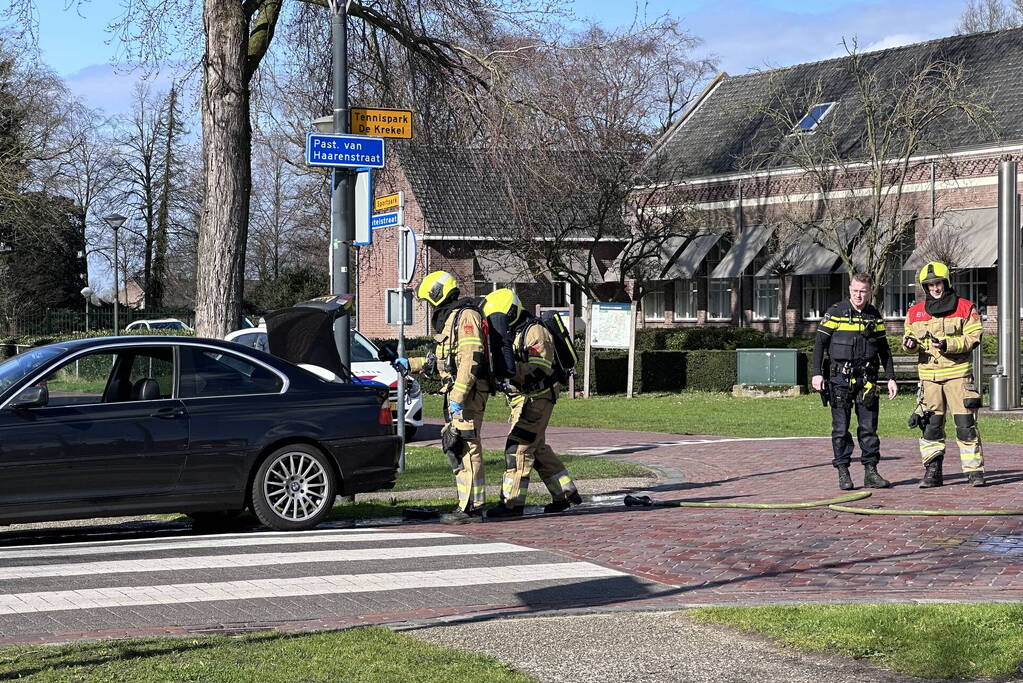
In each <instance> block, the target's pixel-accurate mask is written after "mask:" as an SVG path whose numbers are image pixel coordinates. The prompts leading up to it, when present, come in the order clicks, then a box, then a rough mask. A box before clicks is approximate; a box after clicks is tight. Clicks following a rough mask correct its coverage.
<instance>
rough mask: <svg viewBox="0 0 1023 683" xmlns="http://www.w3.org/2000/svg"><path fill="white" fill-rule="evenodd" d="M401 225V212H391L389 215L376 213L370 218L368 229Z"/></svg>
mask: <svg viewBox="0 0 1023 683" xmlns="http://www.w3.org/2000/svg"><path fill="white" fill-rule="evenodd" d="M400 224H401V212H400V211H392V212H390V213H378V214H377V215H375V216H370V218H369V227H370V228H371V229H373V230H378V229H379V228H393V227H394V226H396V225H400Z"/></svg>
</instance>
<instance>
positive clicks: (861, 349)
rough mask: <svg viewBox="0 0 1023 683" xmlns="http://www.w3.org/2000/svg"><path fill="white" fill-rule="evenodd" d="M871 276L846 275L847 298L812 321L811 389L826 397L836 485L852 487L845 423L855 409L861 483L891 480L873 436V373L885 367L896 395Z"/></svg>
mask: <svg viewBox="0 0 1023 683" xmlns="http://www.w3.org/2000/svg"><path fill="white" fill-rule="evenodd" d="M872 294H873V280H872V278H871V277H870V276H869V275H867V274H865V273H854V274H853V276H852V278H851V279H850V281H849V298H848V299H845V300H843V301H840V302H839V303H837V304H835V305H834V306H832V307H831V308H829V309H828V312H827V313H826V314H825V315H824V319H823V320H821V322H820V324H819V325H818V326H817V340H816V343H815V344H814V348H813V378H812V380H811V384H812V386H813V388H814V389H815V390H816V391H820V392H821V393H822V394H824V395H825V396H828V395H830V401H831V448H832V451H833V452H834V459H833V460H832V461H831V464H832V465H834V466H835V469H836V470H838V488H840V489H842V490H843V491H849V490H851V489H852V488H853V482H852V477H850V475H849V464H850V463H851V462H852V453H853V439H852V436H851V435H850V433H849V425H850V421H851V418H852V412H853V409H855V411H856V438H857V440H858V441H859V444H860V456H861V457H860V460H861V461H862V462H863V485H864V486H865V487H869V488H887V487H889V486H891V483H890V482H889V481H888V480H887V479H885V478H884V477H882V476H881V475H880V474H879V473H878V471H877V463H878V462H879V461H880V460H881V440H880V439H879V438H878V437H877V418H878V413H879V412H880V405H879V398H880V396H879V395H880V391H881V388H880V386H879V385H878V381H879V380H878V374H879V373H880V372H881V370H884V374H885V377H886V379H887V380H888V382H887V389H888V398H889V399H893V398H895V395H896V393H898V385H897V384H896V383H895V368H894V365H893V363H892V354H891V348H889V346H888V337H887V336H886V334H885V327H884V319H883V318H882V317H881V313H880V312H879V311H878V310H877V308H875V307H874V306H873V304H871V303H870V297H871V295H872ZM825 354H826V355H827V356H828V361H829V365H830V372H829V373H828V374H829V377H828V378H825V376H824V373H825V370H824V356H825Z"/></svg>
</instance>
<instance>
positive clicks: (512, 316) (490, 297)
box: [483, 288, 522, 327]
mask: <svg viewBox="0 0 1023 683" xmlns="http://www.w3.org/2000/svg"><path fill="white" fill-rule="evenodd" d="M495 313H504V315H505V316H507V318H508V326H509V327H512V326H514V325H515V323H517V322H518V320H519V318H520V317H521V316H522V302H521V301H519V297H518V295H517V294H516V293H515V292H514V291H513V290H511V289H505V288H501V289H495V290H494V291H492V292H491V293H490V294H487V295H486V296H485V297H483V315H485V316H487V317H490V316H491V315H493V314H495Z"/></svg>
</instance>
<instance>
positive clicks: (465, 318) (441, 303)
mask: <svg viewBox="0 0 1023 683" xmlns="http://www.w3.org/2000/svg"><path fill="white" fill-rule="evenodd" d="M416 293H417V295H418V296H419V298H420V299H422V300H424V301H427V302H428V303H429V304H430V305H432V306H433V307H434V309H433V318H432V323H433V331H434V334H435V337H434V339H435V340H436V342H437V347H436V351H435V355H434V354H430V355H429V356H427V358H409V359H406V358H399V359H398V360H397V361H396V362H397V363H399V364H401V365H403V366H405V369H406V370H411V371H413V372H426V374H433V373H434V372H436V373H437V374H439V375H440V379H441V383H442V387H441V393H442V394H443V395H444V399H445V401H444V420H445V425H444V427H443V430H442V433H443V440H444V441H445V444H446V449H445V450H446V452H448V453H449V458H451V460H452V463H451V465H452V470H453V471H454V473H455V488H456V489H457V491H458V509H456V510H455V511H454V512H453V513H451V515H449V516H448V517H447V518H445V521H449V522H463V521H470V520H471V519H472V518H482V517H481V516H482V513H483V505H484V502H485V496H486V481H485V480H484V477H483V443H482V441H481V439H480V429H481V427H482V425H483V413H484V411H485V410H486V407H487V398H488V396H489V395H490V385H489V383H488V381H487V380H488V369H487V368H488V363H487V361H486V356H485V345H484V337H483V317H482V315H481V314H480V309H479V306H480V304H481V302H482V300H481V299H479V298H465V299H462V298H459V289H458V281H457V280H455V277H454V276H453V275H452V274H451V273H448V272H445V271H443V270H437V271H434V272H432V273H430V274H429V275H427V276H426V277H424V278H423V281H422V282H421V283H420V284H419V288H418V290H417V292H416ZM448 444H450V447H447V445H448Z"/></svg>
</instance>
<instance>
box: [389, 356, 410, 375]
mask: <svg viewBox="0 0 1023 683" xmlns="http://www.w3.org/2000/svg"><path fill="white" fill-rule="evenodd" d="M391 365H393V366H394V369H395V370H397V371H398V372H400V373H401V374H402V375H403V376H404V375H407V374H408V371H409V363H408V358H395V359H394V361H393V362H392V363H391Z"/></svg>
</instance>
